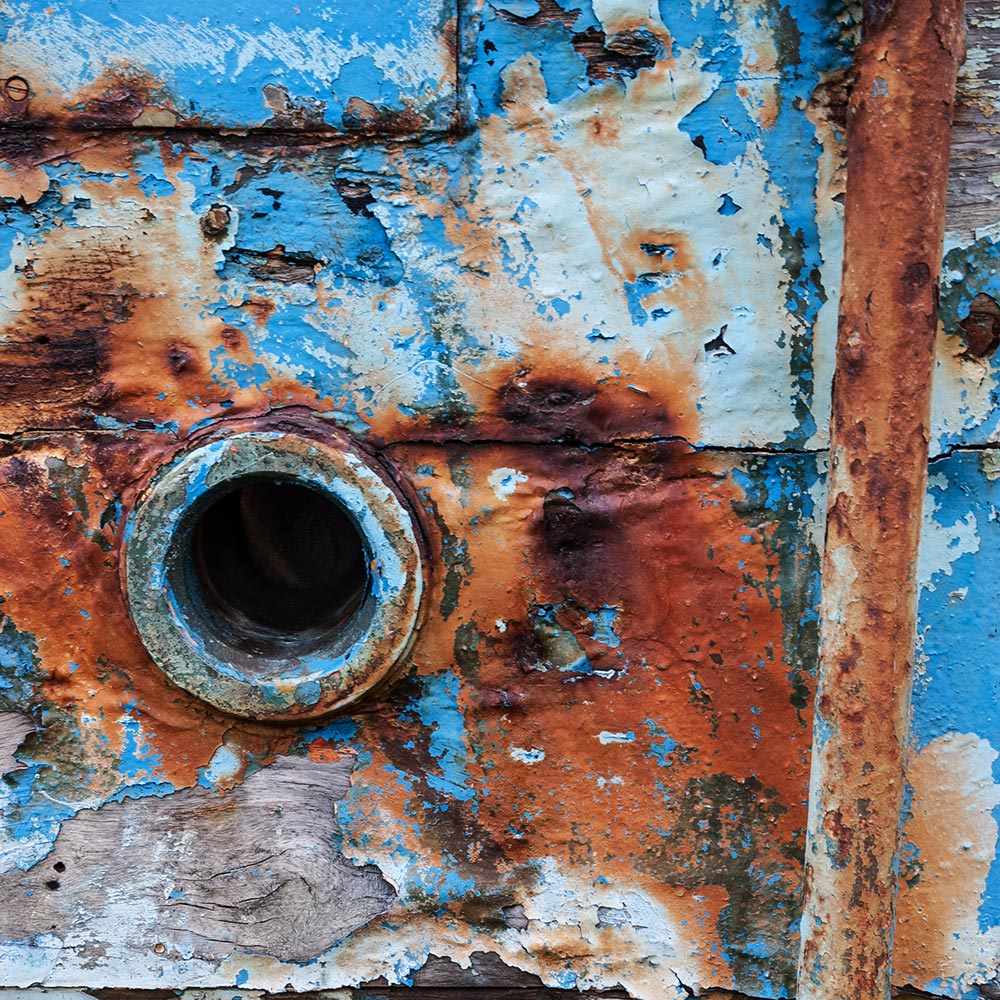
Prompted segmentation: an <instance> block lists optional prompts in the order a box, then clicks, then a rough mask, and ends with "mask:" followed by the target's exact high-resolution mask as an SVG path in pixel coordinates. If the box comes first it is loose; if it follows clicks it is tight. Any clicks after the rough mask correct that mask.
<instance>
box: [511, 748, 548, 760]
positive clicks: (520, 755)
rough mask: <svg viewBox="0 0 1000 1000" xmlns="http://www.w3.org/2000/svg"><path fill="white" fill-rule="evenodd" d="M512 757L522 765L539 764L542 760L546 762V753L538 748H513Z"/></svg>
mask: <svg viewBox="0 0 1000 1000" xmlns="http://www.w3.org/2000/svg"><path fill="white" fill-rule="evenodd" d="M510 755H511V757H512V758H513V759H514V760H516V761H519V762H520V763H521V764H537V763H538V762H539V761H540V760H545V751H544V750H539V749H538V747H531V748H530V749H528V750H525V749H524V748H523V747H511V748H510Z"/></svg>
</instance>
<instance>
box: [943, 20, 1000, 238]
mask: <svg viewBox="0 0 1000 1000" xmlns="http://www.w3.org/2000/svg"><path fill="white" fill-rule="evenodd" d="M966 28H967V34H966V46H967V50H968V55H967V58H966V61H965V65H964V66H963V67H962V69H961V70H960V71H959V77H958V88H957V93H956V101H955V122H954V126H953V129H952V138H951V169H950V176H949V179H948V208H947V217H946V219H947V221H946V230H947V232H948V233H949V234H950V235H952V236H955V237H958V238H960V239H963V240H969V239H974V238H975V233H976V230H977V229H981V228H984V227H987V226H992V225H995V224H996V223H997V222H998V221H1000V209H998V207H997V196H998V194H1000V113H998V109H997V95H998V92H1000V0H967V3H966Z"/></svg>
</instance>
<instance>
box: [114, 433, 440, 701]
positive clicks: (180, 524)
mask: <svg viewBox="0 0 1000 1000" xmlns="http://www.w3.org/2000/svg"><path fill="white" fill-rule="evenodd" d="M338 444H339V442H338ZM259 495H263V496H264V501H265V507H264V514H265V515H266V516H267V517H268V518H269V519H270V520H269V522H268V524H267V525H265V527H264V528H263V529H261V530H262V532H263V533H264V534H265V535H267V534H268V531H270V536H268V537H271V536H274V537H278V539H279V543H280V539H281V535H282V532H285V531H286V530H287V531H288V532H291V531H293V530H295V531H297V536H296V541H295V544H296V546H297V549H296V552H294V553H292V554H291V555H288V554H283V553H282V552H281V551H280V550H279V551H278V553H277V555H276V556H273V557H272V560H271V561H272V562H273V563H276V564H277V566H278V568H277V570H275V571H274V573H278V574H280V573H285V572H286V569H285V565H284V564H286V563H288V562H289V561H290V560H291V559H292V558H293V557H297V558H299V559H300V560H303V559H304V560H305V562H306V563H307V564H308V567H309V568H310V570H311V572H313V573H319V576H320V578H321V580H322V581H323V586H325V587H327V589H329V590H330V593H331V595H332V596H331V598H330V603H331V604H337V606H336V607H334V608H333V609H332V610H329V611H328V610H325V609H324V608H323V600H324V597H323V593H320V594H319V595H318V596H317V594H315V593H314V592H313V591H314V590H317V589H321V588H319V587H318V586H317V587H316V588H312V589H309V578H308V575H307V576H306V582H305V583H302V582H301V580H299V579H298V578H295V579H296V582H295V583H294V584H289V585H285V584H280V583H279V584H273V583H270V582H268V583H267V584H266V586H265V584H263V583H262V584H261V585H260V587H259V588H258V589H260V590H262V591H263V593H264V596H263V597H262V598H260V600H259V601H257V603H254V601H255V599H254V596H253V588H254V587H255V586H256V582H255V581H256V576H255V574H256V573H258V570H257V569H255V568H254V566H255V565H256V564H255V562H254V560H255V559H256V553H254V552H253V551H251V552H250V553H249V555H247V553H246V552H245V551H244V549H246V548H248V547H250V548H252V547H253V546H254V545H255V543H256V541H257V539H256V538H254V532H255V531H256V525H257V523H258V520H260V518H258V519H257V520H255V519H254V518H255V516H256V515H255V514H254V512H253V511H251V512H250V514H249V515H247V516H246V518H245V519H242V520H241V518H242V517H243V515H242V514H241V509H242V508H241V506H240V505H241V504H242V505H243V506H244V507H245V506H246V505H247V503H248V498H249V499H251V500H253V499H254V497H256V496H259ZM254 502H258V503H259V502H260V501H259V500H255V501H254ZM276 504H277V506H275V505H276ZM267 505H270V506H267ZM296 505H298V506H299V507H301V508H302V511H304V513H302V515H301V516H300V517H298V519H297V520H296V517H295V515H296V512H297V508H296ZM275 511H277V513H275ZM289 512H291V513H290V514H289ZM237 522H239V523H237ZM309 531H312V532H314V533H316V534H318V535H319V536H321V539H318V540H317V542H316V545H315V546H312V543H311V536H309V535H308V534H307V535H303V532H309ZM321 540H322V541H323V543H324V544H326V545H328V546H329V547H330V548H329V551H330V553H332V554H331V555H329V557H327V555H326V551H327V550H325V549H322V548H320V547H319V545H320V541H321ZM279 549H280V544H279ZM311 549H312V550H311ZM303 551H305V555H304V556H303V555H302V552H303ZM296 553H298V554H297V556H296ZM265 554H267V553H265ZM282 560H284V562H282ZM337 560H340V561H341V562H342V563H343V564H344V567H345V568H343V569H342V570H341V569H338V567H337V565H335V564H336V562H337ZM258 561H259V560H258ZM316 567H318V570H317V569H316ZM259 572H260V573H262V574H265V575H262V576H261V577H260V579H261V580H270V577H267V576H266V574H267V573H268V572H270V571H269V570H268V569H267V567H265V569H264V570H261V571H259ZM288 572H292V573H293V572H294V567H292V570H289V571H288ZM274 573H272V574H271V575H272V576H273V575H274ZM286 575H287V573H286ZM330 580H333V581H334V582H333V583H330V582H329V581H330ZM345 580H346V581H347V582H346V583H345V582H343V581H345ZM123 582H124V587H125V592H126V597H127V601H128V606H129V611H130V613H131V616H132V620H133V621H134V623H135V626H136V628H137V630H138V632H139V635H140V637H141V638H142V641H143V643H144V644H145V646H146V649H147V650H148V652H149V654H150V656H151V657H152V658H153V660H154V661H155V663H156V664H157V665H158V666H159V667H160V669H162V670H163V671H164V673H165V674H166V675H167V676H168V677H169V678H170V679H171V680H172V681H173V682H174V683H175V684H177V685H178V686H179V687H181V688H183V689H184V690H186V691H188V692H190V693H191V694H193V695H195V696H196V697H198V698H200V699H202V700H203V701H205V702H208V703H209V704H211V705H213V706H215V707H216V708H218V709H220V710H222V711H224V712H227V713H230V714H233V715H238V716H244V717H247V718H253V719H270V720H292V719H302V718H311V717H316V716H321V715H325V714H328V713H330V712H334V711H336V710H338V709H342V708H345V707H347V706H349V705H351V704H353V703H354V702H356V701H357V700H358V699H359V698H361V697H362V696H363V695H364V694H365V693H366V692H368V691H370V690H371V689H372V688H373V687H374V686H375V685H377V684H378V683H379V682H380V681H382V680H384V679H385V678H386V677H387V676H389V675H390V674H391V672H392V670H393V668H394V667H395V666H396V665H397V664H399V663H400V662H401V661H402V660H403V658H404V657H405V655H406V653H407V652H408V651H409V649H410V646H411V645H412V642H413V638H414V635H415V632H416V628H417V624H418V620H419V612H420V600H421V595H422V590H423V571H422V564H421V557H420V546H419V543H418V538H417V534H416V530H415V527H414V522H413V519H412V517H411V514H410V512H409V510H408V509H407V507H406V506H405V505H404V503H403V501H402V499H401V498H400V496H399V495H398V494H397V492H396V490H395V489H393V487H392V486H391V484H390V482H389V481H388V478H387V476H386V474H385V472H384V471H383V470H381V469H380V468H377V467H376V466H375V465H374V464H373V463H372V461H371V460H370V459H367V458H366V457H362V455H361V454H359V453H358V452H357V451H355V450H353V449H351V448H350V447H349V446H346V445H345V446H335V445H333V444H331V443H328V442H326V441H320V440H317V439H315V438H312V437H309V436H306V435H300V434H296V433H288V432H285V431H261V430H251V431H246V432H243V433H235V434H230V435H229V436H220V437H216V438H214V439H211V440H209V441H207V442H203V443H201V444H198V445H196V446H194V447H192V448H190V449H189V450H187V451H185V452H182V453H181V454H180V455H179V456H178V457H176V458H175V459H174V460H173V461H172V462H170V463H169V464H167V465H166V466H165V467H164V468H162V469H161V470H160V472H159V473H158V474H157V475H156V476H154V478H153V479H152V481H151V482H150V483H149V485H148V486H147V487H146V489H145V490H144V491H143V493H142V494H141V496H140V497H139V500H138V502H137V503H136V505H135V507H134V508H133V510H132V512H131V514H130V515H129V517H128V520H127V523H126V527H125V536H124V554H123ZM268 587H270V588H271V589H270V590H268V589H267V588H268ZM282 587H284V588H285V589H281V588H282ZM295 587H299V588H302V587H305V588H307V589H298V590H296V589H294V588H295ZM289 588H291V589H289ZM230 592H231V593H230ZM248 594H250V595H251V596H250V597H248V596H247V595H248ZM274 594H277V595H279V596H280V597H281V598H282V600H283V601H284V603H285V605H286V607H285V608H284V610H282V609H280V608H279V609H276V610H273V613H272V609H271V608H270V606H269V604H268V602H269V600H270V599H271V597H272V596H273V595H274ZM296 595H300V598H301V599H300V600H298V601H297V600H296ZM316 602H318V603H316ZM338 602H339V603H338ZM297 603H299V604H305V605H309V607H312V604H313V603H316V606H317V607H319V608H320V609H321V611H320V612H316V613H315V614H314V615H313V617H314V618H315V620H311V619H308V617H307V619H306V621H305V623H304V624H303V623H302V622H301V621H300V620H299V617H297V608H296V607H295V605H296V604H297ZM310 613H312V612H310ZM282 615H284V618H282Z"/></svg>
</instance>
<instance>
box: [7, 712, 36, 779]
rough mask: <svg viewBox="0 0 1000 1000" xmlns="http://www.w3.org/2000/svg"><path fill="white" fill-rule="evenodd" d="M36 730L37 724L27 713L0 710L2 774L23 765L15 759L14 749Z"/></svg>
mask: <svg viewBox="0 0 1000 1000" xmlns="http://www.w3.org/2000/svg"><path fill="white" fill-rule="evenodd" d="M34 731H35V724H34V723H33V722H32V721H31V719H29V718H28V717H27V716H26V715H21V714H20V713H19V712H0V774H8V773H9V772H11V771H16V770H17V769H18V768H19V767H21V766H22V765H20V764H19V763H18V762H17V761H16V760H15V759H14V751H16V750H17V748H18V747H19V746H20V745H21V744H22V743H23V742H24V740H25V737H26V736H27V735H28V734H29V733H32V732H34Z"/></svg>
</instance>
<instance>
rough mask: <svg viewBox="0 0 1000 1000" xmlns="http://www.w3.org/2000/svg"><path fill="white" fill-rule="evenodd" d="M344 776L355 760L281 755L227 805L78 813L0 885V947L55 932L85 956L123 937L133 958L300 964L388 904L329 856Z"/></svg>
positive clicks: (186, 802) (175, 799) (378, 885)
mask: <svg viewBox="0 0 1000 1000" xmlns="http://www.w3.org/2000/svg"><path fill="white" fill-rule="evenodd" d="M352 767H353V759H352V758H351V757H350V756H344V757H342V758H340V759H337V760H333V761H326V762H314V761H310V760H306V759H299V758H291V757H282V758H279V759H278V760H277V761H276V762H275V763H274V764H272V765H271V766H270V767H268V768H267V769H265V770H262V771H259V772H257V773H256V774H254V775H252V776H251V777H249V778H247V780H246V781H245V782H244V783H243V784H242V785H240V786H238V787H237V788H235V789H234V790H233V791H232V792H230V793H229V794H228V795H225V796H221V797H220V796H218V795H215V794H213V793H211V792H209V791H208V790H207V789H202V788H195V789H191V790H188V791H182V792H176V793H174V794H172V795H168V796H166V797H164V798H147V799H145V800H143V801H141V802H140V801H135V800H126V801H123V802H113V803H110V804H108V805H106V806H103V807H102V808H100V809H96V810H91V811H83V812H80V813H79V814H78V815H77V816H75V817H74V818H73V819H72V820H69V821H67V822H66V823H65V824H64V825H63V829H62V831H61V833H60V835H59V838H58V839H57V841H56V846H55V849H54V850H53V851H52V852H51V853H50V854H49V855H48V857H46V858H45V859H44V860H43V861H41V862H39V863H38V864H37V865H35V866H34V868H32V869H31V870H29V871H27V872H21V871H14V872H11V873H9V874H7V875H5V876H4V877H3V878H0V897H2V898H3V899H4V900H5V903H4V906H3V908H2V910H0V935H2V936H3V937H4V938H6V939H8V940H19V939H20V940H24V939H27V938H30V937H31V936H32V935H36V934H45V933H53V932H55V933H58V934H59V935H60V936H61V937H62V939H63V940H64V942H65V941H68V940H69V939H73V940H74V947H77V948H83V949H85V950H86V949H90V950H93V951H94V952H97V951H99V950H100V949H101V948H102V945H101V944H100V942H103V941H115V940H120V939H121V938H122V935H127V936H128V939H129V940H130V941H131V947H133V948H135V949H138V950H140V951H142V950H155V951H156V952H157V953H160V952H161V951H163V952H167V953H169V952H171V951H182V952H183V951H187V952H188V953H190V951H191V949H192V948H194V949H196V952H197V954H199V955H200V956H202V957H208V956H211V957H215V958H222V957H225V956H226V955H229V954H231V953H232V952H234V951H242V952H250V953H262V954H274V955H282V956H283V957H286V958H289V959H292V960H293V961H303V962H304V961H309V960H310V959H312V958H315V957H316V956H317V955H319V954H321V953H323V952H324V951H325V950H326V949H328V948H329V947H330V946H331V945H332V944H333V943H334V942H335V941H337V940H338V939H340V938H342V937H344V936H345V935H347V934H349V933H350V932H351V931H353V930H356V929H357V928H358V927H361V926H362V925H363V924H365V923H367V922H368V921H369V920H371V919H372V918H373V917H375V916H377V915H378V914H379V913H381V912H382V911H383V910H385V908H386V907H387V906H388V905H389V903H390V902H391V900H392V899H393V897H394V895H395V893H394V890H393V889H392V887H391V886H390V885H389V884H388V883H387V882H386V881H385V880H384V879H383V878H382V877H381V875H380V874H379V872H378V871H377V870H376V869H375V868H372V867H367V868H356V867H353V866H352V865H350V864H349V863H348V862H347V861H346V860H344V858H343V856H342V855H341V853H340V851H339V849H338V847H337V845H336V842H335V833H336V821H335V819H334V807H335V805H336V803H337V801H338V800H339V799H340V798H342V797H343V795H344V794H345V792H346V791H347V788H348V785H349V783H350V774H351V769H352ZM136 898H142V899H143V900H144V903H143V908H142V913H141V918H139V919H137V917H138V916H139V915H138V913H137V911H136V910H135V909H134V908H131V907H130V906H129V901H130V900H134V899H136ZM84 930H85V931H86V933H81V932H82V931H84Z"/></svg>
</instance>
